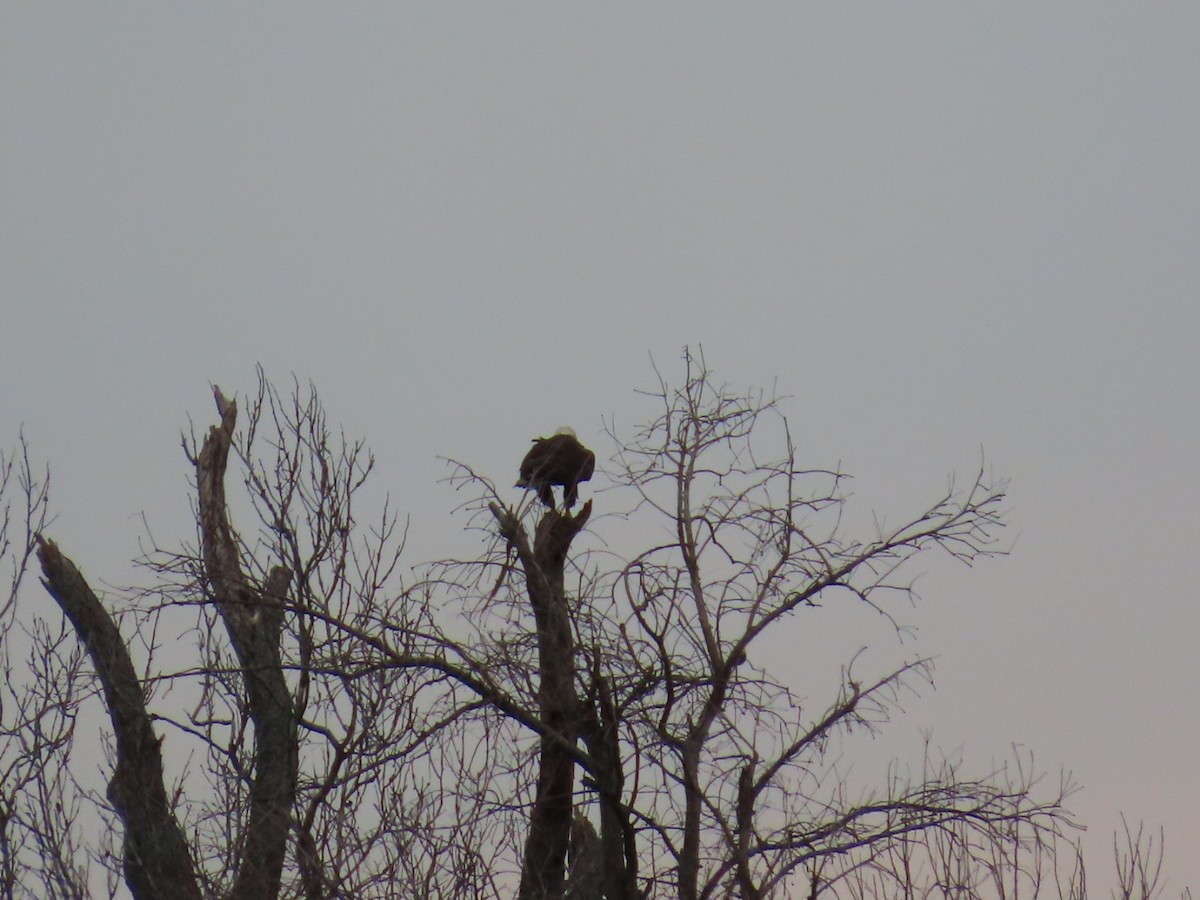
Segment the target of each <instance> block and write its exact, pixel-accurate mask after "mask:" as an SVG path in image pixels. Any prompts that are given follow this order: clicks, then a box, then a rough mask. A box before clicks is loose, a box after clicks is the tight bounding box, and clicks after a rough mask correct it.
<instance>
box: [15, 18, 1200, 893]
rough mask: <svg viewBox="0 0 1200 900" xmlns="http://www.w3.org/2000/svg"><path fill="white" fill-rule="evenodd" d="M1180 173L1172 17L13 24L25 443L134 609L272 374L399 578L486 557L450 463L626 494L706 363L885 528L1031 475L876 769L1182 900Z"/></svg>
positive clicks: (942, 596) (1192, 387)
mask: <svg viewBox="0 0 1200 900" xmlns="http://www.w3.org/2000/svg"><path fill="white" fill-rule="evenodd" d="M1198 167H1200V6H1197V5H1195V4H1189V3H1173V4H1165V3H1164V4H1148V3H1121V4H1114V3H1104V2H1095V0H1089V2H1086V3H1084V2H1061V3H1053V4H1047V3H1003V4H987V5H983V4H974V3H961V2H944V3H904V4H900V3H895V4H872V5H867V4H854V5H850V4H821V5H815V4H787V5H785V4H772V5H755V6H750V5H746V4H728V5H724V4H720V5H718V4H687V5H683V4H678V5H664V4H656V5H650V4H641V3H637V4H628V5H622V4H616V3H606V4H604V5H602V6H601V5H592V6H584V5H582V4H546V5H544V4H536V5H534V4H523V5H511V4H505V5H483V4H474V5H450V4H428V5H422V6H420V7H417V6H416V5H410V4H379V5H374V6H371V5H363V4H359V5H354V6H353V7H351V6H348V5H345V4H328V5H326V6H313V5H307V6H305V5H303V4H279V3H275V4H267V3H264V4H255V5H253V6H249V5H245V4H170V5H164V4H152V3H145V4H138V5H129V4H87V5H84V4H71V5H66V4H63V5H51V4H45V3H23V4H16V3H11V2H3V3H0V310H2V314H0V383H2V384H3V390H2V391H0V445H3V446H11V445H12V444H13V442H14V441H15V440H16V437H17V433H18V429H20V428H21V426H22V425H23V426H24V429H25V434H26V436H27V438H28V439H29V441H30V442H31V443H32V446H33V448H34V450H35V452H36V454H37V455H38V457H39V458H40V459H42V460H44V461H46V462H48V463H49V464H50V465H51V467H52V471H53V478H54V492H53V499H54V506H55V509H56V511H57V512H58V520H57V521H56V523H55V525H54V528H53V536H54V537H56V538H57V539H58V540H59V541H60V543H61V545H62V546H63V549H64V550H65V551H66V552H67V553H68V554H70V555H72V556H73V557H74V558H75V559H76V560H77V561H78V562H79V563H80V564H81V566H82V567H83V568H84V571H85V572H86V573H87V574H88V575H89V576H90V577H92V578H93V579H94V580H96V581H102V580H108V581H117V582H120V581H122V580H123V579H126V578H127V577H128V572H129V569H128V565H127V564H126V562H125V561H126V560H128V559H129V558H130V557H131V556H133V555H135V554H136V553H137V548H138V539H139V536H140V535H141V534H142V533H143V527H142V516H143V514H144V515H145V517H146V519H147V521H148V522H149V523H150V524H151V526H152V528H154V530H155V532H156V534H158V536H159V537H160V538H164V539H165V538H171V537H174V536H176V535H179V536H187V535H190V534H191V530H190V528H189V526H188V524H187V516H188V503H187V465H186V462H185V460H184V458H183V456H182V454H181V452H180V449H179V434H180V432H181V431H182V430H184V429H186V428H187V427H188V417H189V416H190V417H191V418H192V420H194V421H196V422H197V423H199V424H201V425H205V424H207V423H208V422H210V421H211V420H212V418H213V412H212V405H211V399H210V397H209V394H208V384H209V382H210V381H211V382H216V383H217V384H219V385H221V386H222V387H223V388H224V389H225V390H226V391H227V392H234V391H237V392H243V391H246V390H248V389H251V388H252V387H253V386H254V384H255V373H254V367H255V364H256V363H261V364H262V365H263V366H264V367H265V368H266V370H267V373H268V374H269V375H271V376H272V377H273V378H276V379H279V380H286V379H288V378H290V377H291V373H295V375H296V376H297V377H298V378H300V379H301V380H302V381H308V380H312V381H313V382H314V383H315V384H316V385H317V387H318V388H319V390H320V391H321V393H322V396H323V398H324V400H325V403H326V406H327V409H328V412H329V415H330V418H331V419H332V420H333V421H334V422H337V423H340V424H342V425H344V427H345V429H346V431H347V433H348V434H350V435H354V436H362V437H365V438H366V439H367V440H368V442H369V443H370V445H371V446H372V447H373V448H374V449H375V451H376V453H377V455H378V457H379V459H380V471H381V476H382V480H383V482H384V483H385V484H386V486H387V487H388V488H389V489H390V490H391V491H392V493H393V496H394V497H395V498H396V500H397V501H398V502H399V505H400V506H401V508H402V509H404V510H406V511H407V512H409V513H410V514H411V516H412V519H413V527H414V540H413V545H414V552H415V554H416V558H413V559H412V560H411V561H412V562H414V563H415V562H418V561H420V559H424V558H428V557H430V556H434V555H438V549H439V547H440V546H444V543H443V542H445V541H454V540H462V538H461V536H460V535H459V532H460V531H461V529H462V526H463V524H464V523H463V521H462V520H461V518H455V517H454V516H452V514H451V511H452V510H453V509H454V507H455V506H456V505H457V504H458V503H459V502H460V500H461V497H460V496H458V495H456V494H454V492H453V491H452V490H451V489H450V488H449V487H447V486H446V485H445V484H440V483H439V479H441V478H443V477H444V476H445V474H446V469H445V465H444V463H443V462H442V461H441V460H440V459H439V457H444V456H450V457H455V458H458V459H462V460H465V461H468V462H470V463H471V464H472V465H473V466H475V467H476V468H477V469H479V470H480V471H482V472H484V473H486V474H489V475H491V476H492V477H494V478H495V479H496V480H497V481H500V482H504V481H507V480H509V479H511V478H513V477H515V470H516V464H517V462H518V461H519V459H520V456H521V454H523V453H524V450H525V448H526V447H527V446H528V439H529V438H530V437H532V436H534V435H536V434H543V433H549V432H550V431H552V430H553V429H554V428H555V427H557V426H558V425H560V424H563V423H570V424H573V425H574V426H575V428H576V429H577V431H578V432H579V433H580V436H581V438H582V439H583V440H584V441H585V442H588V443H592V444H595V445H596V446H597V448H598V449H601V450H602V451H603V450H604V449H605V448H604V444H603V440H602V435H601V427H602V426H601V422H602V417H609V416H612V417H615V419H616V421H617V423H618V425H619V426H620V425H623V424H624V425H628V424H631V423H635V422H638V421H640V420H641V419H643V418H644V417H645V416H646V414H647V413H648V412H649V408H648V406H647V405H646V403H645V401H644V400H642V399H640V398H639V397H638V396H637V395H636V394H635V393H634V391H635V389H636V388H641V387H646V386H648V385H651V384H653V380H654V379H653V371H652V369H651V366H650V359H651V357H653V358H654V360H655V361H656V362H657V364H658V366H659V367H660V369H661V370H662V371H663V372H664V374H666V375H667V376H668V377H672V378H678V376H679V374H680V372H681V368H680V366H679V364H678V357H679V353H680V349H681V348H682V347H683V345H684V344H691V345H692V346H697V345H700V344H702V345H703V347H704V351H705V353H706V355H707V358H708V361H709V363H710V365H711V366H712V367H713V368H715V369H716V371H717V375H718V376H719V377H720V378H721V379H722V380H727V381H729V382H730V383H731V384H733V385H736V386H739V387H741V386H744V387H751V386H754V385H761V386H766V387H770V386H771V385H777V388H778V391H779V393H781V394H787V395H790V396H791V398H792V399H790V400H788V401H787V402H786V404H785V410H786V411H787V412H788V414H789V415H790V416H791V418H792V421H793V432H794V433H795V434H796V436H797V440H798V443H799V446H800V448H801V452H802V455H803V457H804V459H805V460H806V461H808V462H811V463H812V464H813V465H830V464H836V463H838V462H839V461H840V462H841V464H842V465H843V466H844V467H845V468H846V469H847V470H848V471H849V472H851V473H852V474H854V475H856V476H857V477H856V479H855V482H854V493H855V502H856V504H862V505H863V507H864V508H866V509H874V510H877V511H878V512H879V513H880V514H881V515H883V516H885V517H887V518H888V519H889V520H890V521H893V520H897V519H899V518H900V517H901V516H903V515H905V514H908V513H912V512H914V511H916V510H917V508H918V507H919V506H920V504H921V503H922V502H923V501H927V500H930V499H932V498H933V497H934V496H935V495H936V494H937V493H938V492H939V491H940V490H942V488H943V487H944V485H945V479H946V476H947V475H948V474H950V473H951V472H958V473H959V474H960V475H962V474H970V473H971V472H972V471H973V469H974V468H975V467H976V466H977V465H978V463H979V459H980V454H981V452H983V453H985V454H986V459H987V461H988V465H989V466H990V467H991V468H992V469H993V470H994V471H995V472H996V473H998V474H1001V475H1007V476H1008V477H1009V478H1010V479H1011V514H1010V517H1009V521H1010V525H1011V527H1010V529H1009V533H1008V537H1009V538H1011V539H1015V544H1014V546H1013V552H1012V554H1011V556H1009V557H1007V558H1005V559H1001V560H994V561H990V562H987V563H985V564H982V565H979V566H977V567H976V568H974V569H972V570H952V569H946V568H944V567H940V566H939V567H937V569H936V571H933V572H931V575H930V577H929V578H928V579H926V580H925V581H923V582H922V585H921V586H922V588H923V593H924V595H925V597H926V602H925V603H924V604H923V605H921V606H920V607H918V608H917V609H915V610H911V611H908V612H906V616H905V620H906V621H907V622H909V623H911V624H913V625H914V626H916V627H917V628H918V636H917V638H916V640H915V641H914V642H912V644H911V645H910V646H908V647H906V648H905V651H906V652H908V651H909V650H910V649H915V651H917V652H928V653H936V654H938V655H939V665H938V676H937V690H936V692H933V693H930V694H928V695H927V696H925V697H924V698H922V699H921V700H919V701H910V702H908V703H907V709H908V715H907V717H905V718H904V719H902V720H900V721H899V722H898V723H897V725H896V734H895V737H894V738H890V739H894V740H895V741H896V746H897V747H907V746H908V743H909V742H911V740H912V738H913V736H914V735H916V734H918V733H919V730H920V729H922V728H932V729H933V731H934V737H935V742H937V743H939V744H941V745H943V746H946V747H948V748H950V749H955V748H959V747H961V748H963V750H964V752H965V753H966V754H967V755H968V756H970V757H975V758H982V759H989V758H991V757H993V756H995V757H1000V756H1003V755H1004V753H1005V750H1006V748H1007V747H1008V746H1009V745H1010V744H1011V743H1014V742H1015V743H1019V744H1021V745H1022V746H1024V747H1026V748H1029V749H1031V750H1032V751H1033V752H1034V753H1035V755H1036V759H1037V762H1038V763H1039V764H1040V765H1041V766H1042V767H1044V768H1046V769H1049V770H1050V771H1052V772H1054V771H1056V770H1057V769H1058V768H1059V767H1067V768H1069V769H1071V770H1072V771H1073V773H1074V775H1075V777H1076V779H1077V780H1078V781H1080V782H1081V783H1082V784H1083V785H1084V787H1085V790H1084V792H1083V793H1081V794H1080V795H1078V796H1077V797H1075V798H1074V800H1073V802H1072V807H1073V808H1074V809H1075V810H1076V811H1077V812H1078V813H1079V815H1080V817H1081V819H1082V820H1083V821H1084V822H1085V823H1087V824H1088V825H1089V826H1090V827H1091V832H1090V834H1089V837H1088V841H1089V846H1090V847H1091V848H1092V850H1093V851H1094V852H1095V853H1096V855H1095V857H1094V860H1095V863H1096V864H1097V865H1098V864H1099V863H1100V861H1102V860H1104V858H1105V848H1106V847H1107V846H1108V841H1109V838H1108V834H1109V832H1110V831H1111V829H1112V828H1114V827H1115V826H1116V825H1117V823H1118V818H1117V817H1118V814H1119V812H1121V811H1124V812H1125V814H1126V815H1127V816H1129V817H1130V818H1132V819H1134V820H1137V819H1145V820H1146V821H1147V822H1148V823H1150V824H1152V825H1154V826H1157V825H1158V824H1160V823H1161V824H1162V825H1163V826H1164V827H1165V829H1166V838H1167V851H1168V867H1167V868H1168V872H1169V875H1170V877H1171V883H1172V885H1173V886H1174V887H1175V888H1181V887H1182V886H1183V885H1184V884H1185V883H1190V884H1191V885H1192V887H1193V889H1196V888H1197V887H1200V856H1197V855H1196V853H1195V848H1196V847H1198V846H1200V813H1198V812H1197V810H1200V777H1198V776H1197V772H1196V764H1197V747H1200V703H1198V702H1197V700H1196V692H1197V688H1198V687H1200V657H1198V655H1197V638H1198V637H1200V597H1198V596H1197V594H1198V586H1200V579H1198V577H1197V566H1196V562H1195V560H1194V559H1193V558H1192V556H1193V554H1195V553H1196V552H1197V545H1198V543H1200V527H1198V524H1197V522H1198V515H1197V508H1198V501H1200V477H1198V476H1197V468H1196V463H1197V459H1198V457H1200V416H1198V413H1197V398H1198V397H1200V361H1198V355H1197V353H1196V349H1195V348H1196V344H1197V341H1198V339H1200V240H1198V239H1200V168H1198ZM604 455H606V454H605V453H604V452H602V453H601V456H602V457H603V456H604ZM599 481H601V477H600V476H598V478H597V482H599ZM515 493H516V492H514V495H515ZM601 496H602V495H601ZM514 499H515V496H514ZM467 540H477V538H467ZM1108 882H1109V873H1108V871H1107V870H1105V871H1104V872H1102V873H1101V872H1093V873H1092V884H1093V886H1095V887H1097V888H1107V885H1108Z"/></svg>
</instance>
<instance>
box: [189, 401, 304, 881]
mask: <svg viewBox="0 0 1200 900" xmlns="http://www.w3.org/2000/svg"><path fill="white" fill-rule="evenodd" d="M213 395H214V397H215V399H216V402H217V411H218V412H219V413H220V416H221V424H220V425H214V426H213V427H212V428H210V429H209V431H208V435H207V437H206V438H205V439H204V445H203V447H202V448H201V450H200V453H199V455H198V456H197V457H196V459H195V460H194V462H195V465H196V483H197V487H198V492H199V507H200V536H201V543H202V545H203V555H204V571H205V576H206V579H207V586H208V591H209V596H210V597H211V599H212V601H213V602H214V603H215V604H216V607H217V610H218V612H219V613H220V615H221V618H222V620H223V621H224V622H225V627H226V630H227V631H228V632H229V639H230V641H231V642H232V644H233V648H234V651H235V652H236V654H237V657H238V661H239V662H240V663H241V666H242V678H243V680H244V683H245V687H246V696H247V701H248V704H249V713H250V718H251V720H252V721H253V722H254V731H255V750H254V780H253V783H252V784H251V786H250V811H249V815H248V817H247V821H246V824H245V831H244V839H243V841H242V846H241V858H240V861H239V865H238V873H237V877H236V879H235V881H234V886H233V890H232V891H231V892H230V895H229V896H230V898H232V900H271V898H274V897H276V896H277V895H278V893H279V886H280V878H281V874H282V871H283V861H284V856H285V854H286V851H287V839H288V832H289V830H290V827H291V821H292V804H293V802H294V800H295V795H296V780H297V772H298V769H299V750H298V737H297V730H296V714H295V708H294V703H293V699H292V695H291V692H290V691H289V689H288V685H287V681H286V680H285V678H284V676H283V669H282V667H281V665H280V650H279V637H280V628H281V625H282V622H283V608H284V597H285V596H286V592H287V588H288V584H289V582H290V580H291V571H290V570H289V569H287V568H285V567H283V566H277V567H276V568H274V569H272V570H271V572H270V574H269V575H268V576H267V578H266V581H265V583H264V584H262V585H254V584H252V583H251V582H250V579H249V578H247V577H246V574H245V572H244V571H243V569H242V565H241V562H240V561H239V559H238V550H237V542H236V541H235V540H234V536H233V528H232V527H231V525H230V523H229V513H228V509H227V507H226V501H225V469H226V465H227V463H228V460H229V448H230V445H231V443H232V441H233V428H234V424H235V422H236V421H237V404H236V403H235V402H234V401H232V400H227V399H226V398H225V397H224V396H223V395H222V394H221V391H220V390H219V389H217V388H214V389H213Z"/></svg>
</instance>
